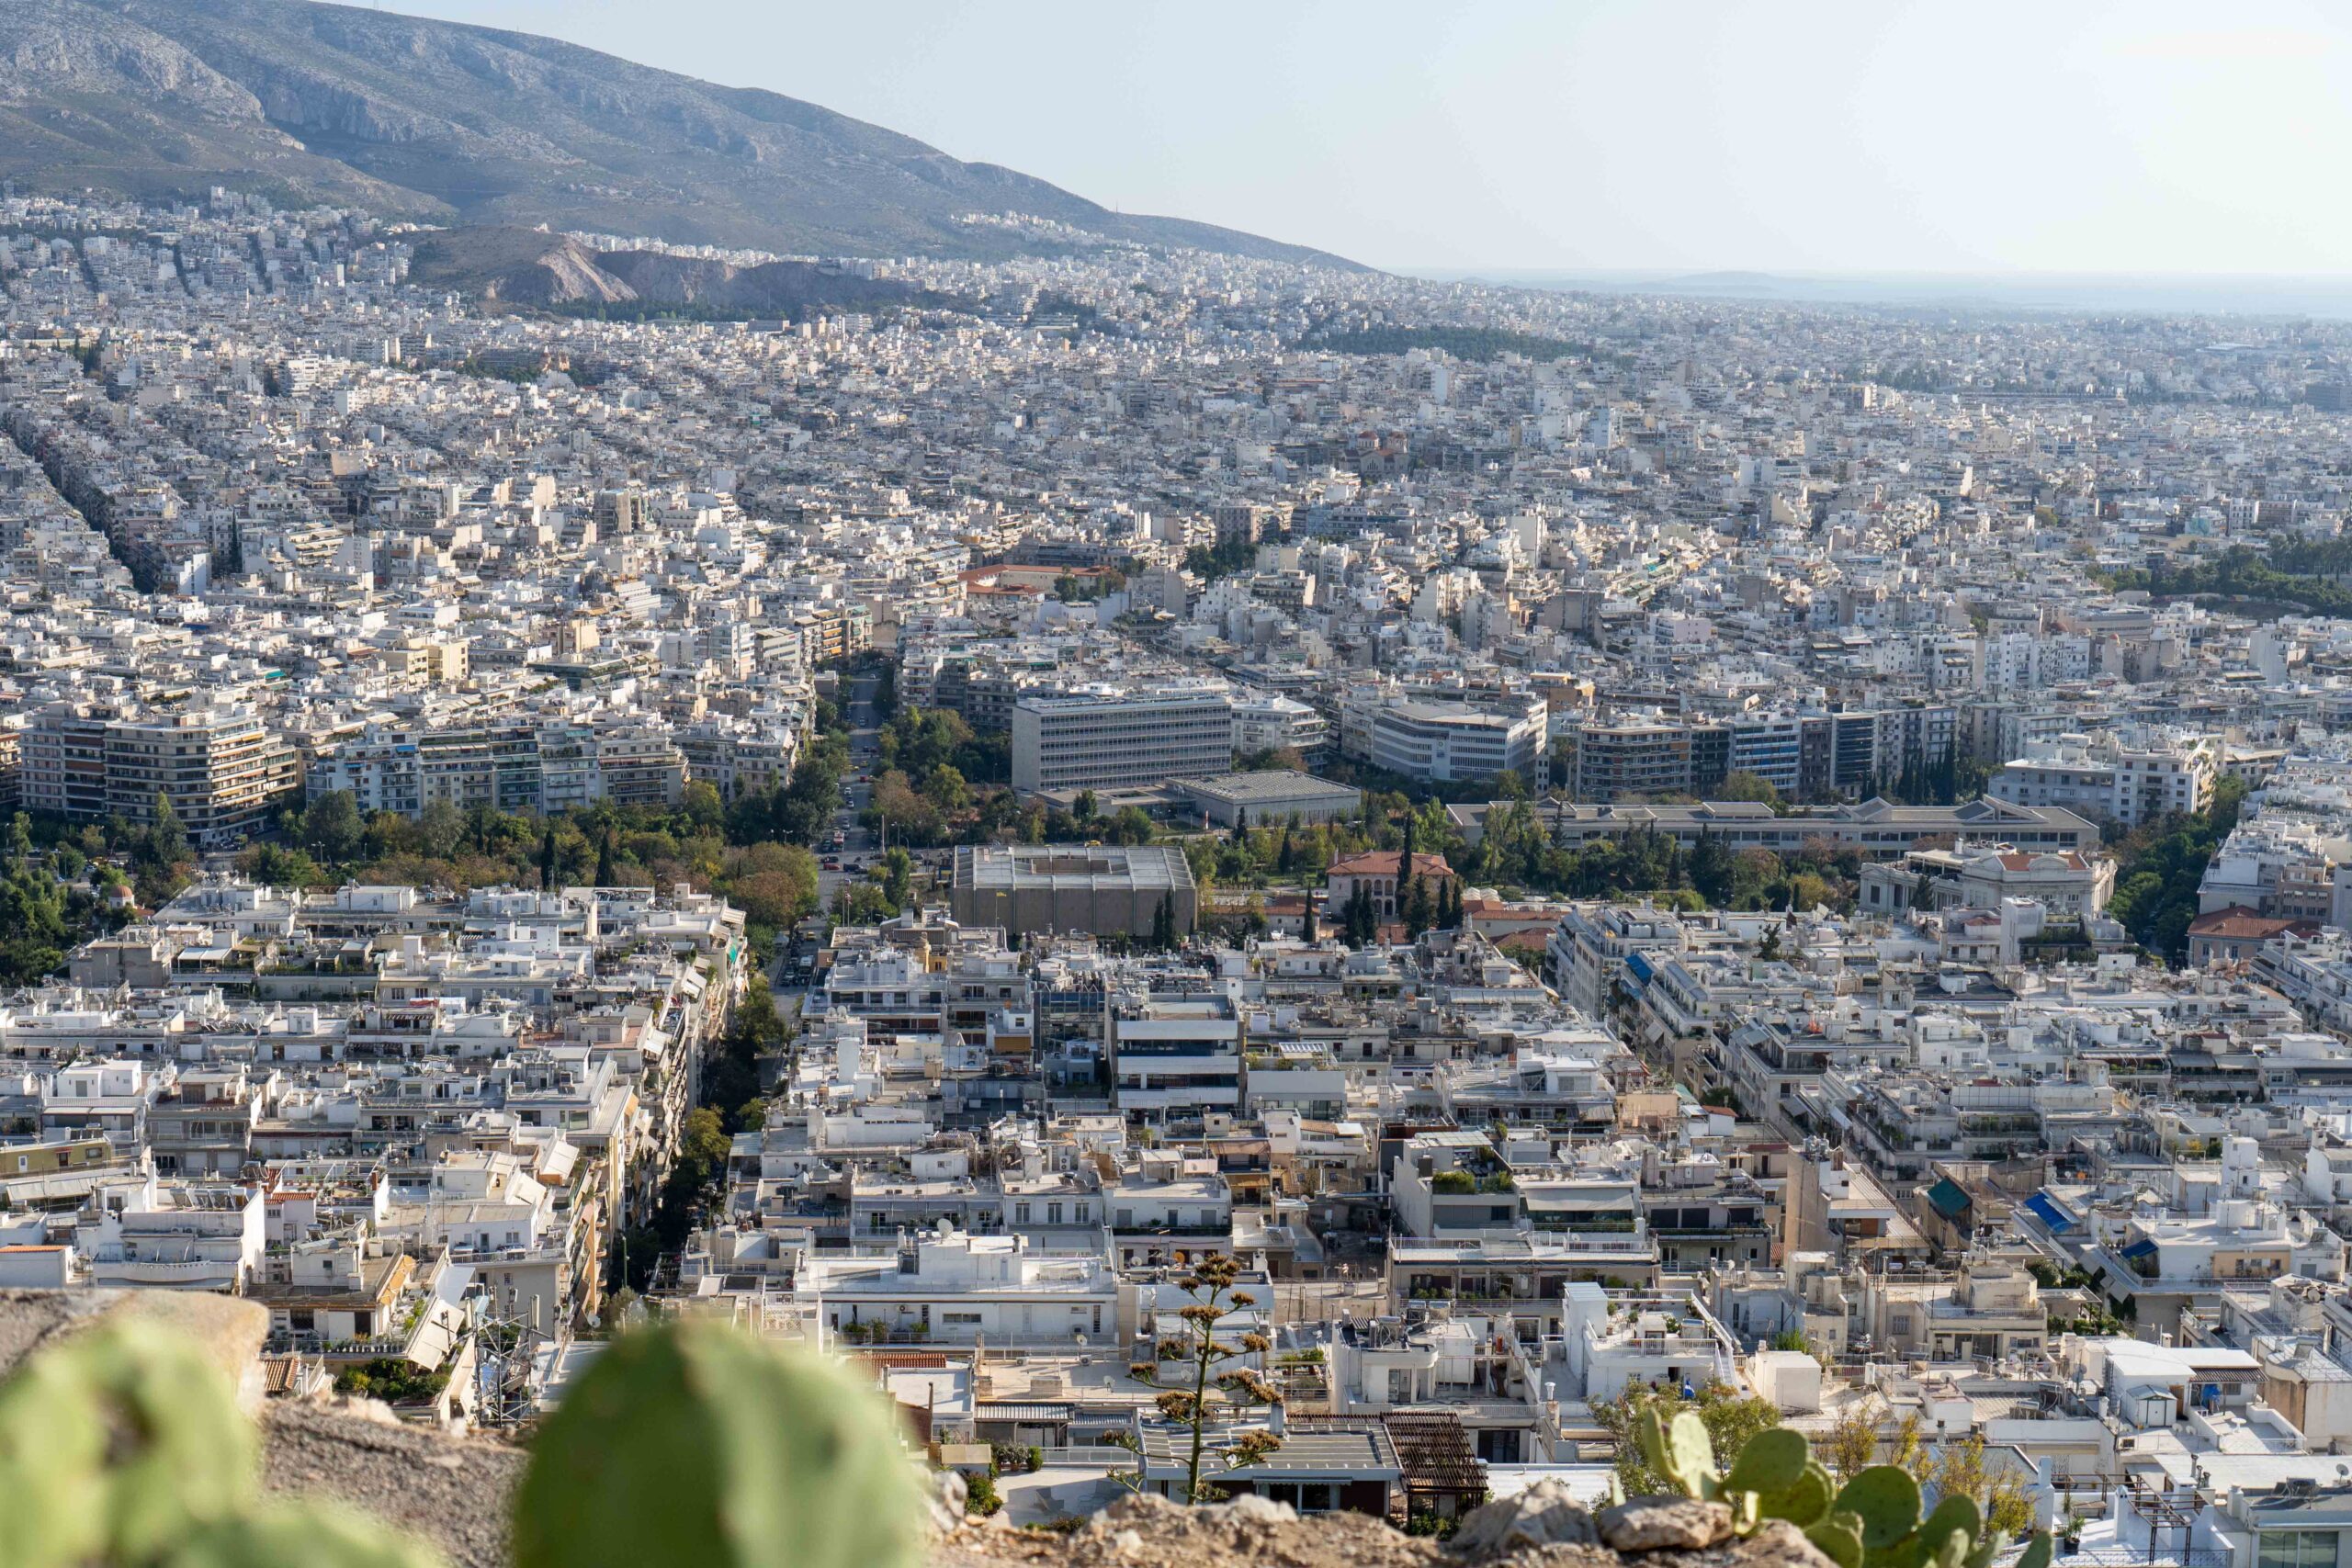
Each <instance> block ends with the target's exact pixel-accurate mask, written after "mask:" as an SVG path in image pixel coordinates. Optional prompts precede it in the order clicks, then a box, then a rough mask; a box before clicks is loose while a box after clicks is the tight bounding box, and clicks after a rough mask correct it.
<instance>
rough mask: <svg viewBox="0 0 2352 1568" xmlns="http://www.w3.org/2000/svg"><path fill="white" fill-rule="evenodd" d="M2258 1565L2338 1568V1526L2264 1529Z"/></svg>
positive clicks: (2260, 1566)
mask: <svg viewBox="0 0 2352 1568" xmlns="http://www.w3.org/2000/svg"><path fill="white" fill-rule="evenodd" d="M2259 1540H2260V1546H2259V1548H2258V1551H2257V1553H2256V1558H2255V1562H2256V1568H2335V1541H2336V1532H2335V1531H2334V1530H2264V1531H2263V1532H2262V1534H2261V1536H2260V1538H2259Z"/></svg>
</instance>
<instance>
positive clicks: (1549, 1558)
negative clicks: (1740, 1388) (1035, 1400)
mask: <svg viewBox="0 0 2352 1568" xmlns="http://www.w3.org/2000/svg"><path fill="white" fill-rule="evenodd" d="M934 1562H935V1563H936V1565H937V1568H1258V1565H1260V1564H1279V1565H1281V1568H1629V1565H1631V1568H1833V1565H1832V1564H1831V1563H1830V1562H1829V1560H1828V1559H1827V1558H1826V1557H1824V1556H1823V1555H1822V1554H1821V1553H1820V1552H1819V1551H1815V1548H1814V1546H1813V1543H1812V1542H1810V1541H1808V1540H1805V1539H1804V1535H1803V1534H1801V1533H1800V1532H1799V1531H1798V1530H1797V1529H1795V1528H1794V1527H1793V1526H1791V1525H1787V1524H1782V1523H1781V1522H1779V1521H1777V1520H1774V1521H1771V1522H1768V1523H1767V1524H1766V1525H1764V1527H1763V1528H1762V1529H1758V1531H1757V1532H1756V1533H1755V1534H1754V1535H1751V1536H1749V1537H1747V1539H1745V1540H1741V1539H1738V1538H1736V1537H1735V1536H1734V1535H1733V1533H1732V1523H1731V1510H1730V1509H1728V1508H1726V1507H1724V1506H1723V1505H1722V1504H1720V1503H1695V1502H1691V1501H1690V1500H1689V1499H1687V1498H1681V1497H1637V1498H1634V1499H1633V1500H1632V1501H1630V1502H1628V1503H1625V1504H1623V1506H1619V1507H1616V1508H1610V1509H1604V1510H1603V1511H1602V1512H1601V1513H1600V1515H1599V1516H1598V1517H1595V1516H1593V1515H1591V1514H1589V1513H1587V1512H1586V1511H1585V1510H1584V1509H1583V1508H1582V1507H1580V1506H1577V1503H1576V1502H1575V1500H1574V1499H1573V1498H1572V1497H1571V1496H1570V1495H1569V1494H1568V1492H1567V1490H1566V1488H1565V1487H1563V1486H1560V1485H1558V1484H1557V1483H1549V1482H1546V1483H1540V1484H1538V1485H1536V1486H1534V1487H1532V1488H1530V1489H1529V1490H1528V1491H1527V1492H1525V1493H1522V1494H1521V1495H1519V1496H1517V1497H1514V1498H1510V1499H1509V1500H1507V1501H1504V1502H1498V1503H1489V1504H1487V1505H1486V1506H1484V1507H1482V1508H1479V1509H1478V1510H1476V1512H1475V1513H1473V1514H1472V1515H1471V1516H1470V1517H1468V1518H1466V1519H1464V1521H1463V1524H1462V1529H1460V1531H1459V1532H1457V1533H1456V1535H1455V1536H1454V1538H1453V1540H1452V1541H1450V1542H1445V1543H1441V1542H1438V1541H1435V1540H1428V1539H1425V1538H1421V1537H1416V1536H1408V1535H1401V1534H1399V1533H1397V1531H1396V1530H1394V1529H1390V1528H1389V1527H1388V1526H1386V1525H1385V1524H1382V1523H1380V1522H1379V1521H1378V1520H1376V1519H1370V1518H1366V1517H1363V1516H1362V1515H1360V1514H1323V1515H1317V1516H1314V1517H1307V1518H1301V1517H1299V1516H1298V1515H1297V1514H1296V1513H1295V1511H1294V1510H1292V1509H1291V1508H1289V1507H1287V1506H1283V1505H1282V1504H1280V1503H1270V1502H1267V1501H1265V1500H1264V1499H1262V1498H1258V1497H1242V1498H1237V1499H1236V1500H1234V1501H1233V1502H1230V1503H1220V1504H1216V1505H1213V1506H1207V1507H1202V1508H1184V1507H1180V1506H1177V1505H1176V1504H1173V1503H1170V1502H1168V1501H1167V1500H1166V1499H1164V1498H1159V1497H1143V1496H1137V1497H1125V1498H1122V1499H1120V1500H1119V1501H1118V1502H1116V1503H1114V1504H1113V1505H1112V1506H1110V1507H1108V1508H1106V1509H1104V1510H1103V1512H1102V1513H1100V1514H1097V1515H1095V1516H1094V1517H1092V1518H1091V1519H1089V1520H1087V1521H1086V1523H1084V1524H1083V1525H1080V1527H1079V1528H1078V1529H1075V1530H1072V1531H1070V1532H1069V1534H1067V1535H1061V1534H1049V1533H1046V1532H1043V1531H1038V1530H1024V1529H1013V1528H1012V1527H1010V1526H1004V1525H1000V1524H996V1523H994V1522H991V1521H983V1522H977V1523H974V1524H970V1525H967V1526H966V1527H965V1528H964V1529H959V1530H956V1531H954V1532H953V1533H951V1534H949V1535H948V1536H946V1537H945V1538H944V1539H943V1540H941V1541H940V1543H939V1548H938V1551H937V1553H936V1556H935V1558H934Z"/></svg>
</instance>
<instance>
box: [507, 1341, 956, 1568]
mask: <svg viewBox="0 0 2352 1568" xmlns="http://www.w3.org/2000/svg"><path fill="white" fill-rule="evenodd" d="M923 1517H924V1506H923V1501H922V1492H921V1488H920V1486H919V1485H918V1483H917V1482H916V1478H915V1473H914V1469H913V1466H912V1465H911V1464H910V1462H909V1461H908V1459H907V1456H906V1455H905V1453H904V1452H903V1451H902V1450H901V1449H900V1447H899V1434H898V1428H897V1423H896V1421H895V1419H894V1417H893V1416H892V1413H891V1410H890V1406H889V1404H888V1402H887V1401H885V1400H884V1399H882V1398H881V1397H880V1396H879V1395H877V1394H876V1393H875V1392H874V1391H873V1390H872V1389H871V1388H868V1387H865V1386H864V1385H862V1384H861V1383H860V1382H858V1380H857V1379H856V1378H855V1377H854V1375H853V1374H852V1373H851V1372H850V1371H848V1370H847V1369H845V1368H842V1367H840V1366H837V1365H835V1364H833V1363H831V1362H830V1361H826V1360H822V1359H819V1358H817V1357H815V1356H812V1355H808V1354H805V1353H795V1352H789V1351H786V1350H782V1349H779V1348H775V1347H772V1346H769V1345H765V1344H763V1343H762V1342H760V1341H759V1340H757V1339H754V1338H752V1337H750V1336H748V1335H746V1334H743V1333H741V1332H740V1331H738V1330H736V1329H733V1328H730V1327H728V1326H726V1325H722V1324H718V1323H711V1322H693V1321H689V1322H686V1323H683V1324H673V1325H665V1326H663V1327H660V1328H652V1329H646V1330H642V1331H639V1332H637V1333H633V1334H628V1335H625V1336H623V1337H621V1338H619V1339H617V1340H616V1341H614V1342H613V1345H612V1347H611V1348H609V1349H607V1350H606V1351H605V1353H604V1355H603V1356H601V1357H599V1358H598V1359H597V1360H596V1362H595V1364H594V1366H592V1367H591V1368H590V1369H589V1370H588V1371H587V1372H586V1373H585V1374H584V1375H582V1378H581V1379H580V1381H579V1382H578V1383H577V1384H575V1385H574V1386H573V1387H572V1389H571V1392H570V1393H568V1394H566V1395H565V1398H564V1402H563V1404H562V1405H561V1406H560V1408H558V1410H557V1411H556V1413H555V1414H554V1415H553V1416H550V1417H549V1418H548V1423H547V1426H546V1427H545V1428H544V1429H543V1430H542V1431H541V1433H540V1435H539V1438H538V1441H537V1445H536V1452H535V1453H534V1455H533V1458H532V1462H531V1469H530V1473H529V1474H528V1475H527V1476H526V1477H525V1479H524V1482H523V1487H522V1491H521V1494H520V1495H519V1496H518V1497H517V1498H516V1501H515V1563H516V1568H607V1565H609V1568H644V1565H645V1564H647V1563H650V1562H692V1563H696V1564H699V1565H704V1568H911V1565H912V1564H913V1563H914V1562H915V1561H916V1559H917V1557H918V1555H919V1553H920V1551H921V1547H922V1520H923Z"/></svg>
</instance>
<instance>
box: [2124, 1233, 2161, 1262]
mask: <svg viewBox="0 0 2352 1568" xmlns="http://www.w3.org/2000/svg"><path fill="white" fill-rule="evenodd" d="M2155 1250H2156V1244H2155V1243H2154V1242H2153V1241H2149V1240H2147V1239H2146V1238H2144V1237H2143V1238H2142V1239H2141V1240H2139V1241H2135V1242H2133V1243H2132V1244H2131V1246H2129V1247H2125V1248H2124V1249H2123V1257H2124V1258H2125V1260H2126V1261H2129V1260H2130V1259H2131V1258H2151V1257H2154V1255H2155Z"/></svg>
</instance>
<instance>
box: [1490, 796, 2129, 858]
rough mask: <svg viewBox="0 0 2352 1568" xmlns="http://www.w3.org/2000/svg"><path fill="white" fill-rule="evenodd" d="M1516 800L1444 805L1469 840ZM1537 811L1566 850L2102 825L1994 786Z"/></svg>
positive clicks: (2047, 836)
mask: <svg viewBox="0 0 2352 1568" xmlns="http://www.w3.org/2000/svg"><path fill="white" fill-rule="evenodd" d="M1509 804H1510V803H1509V802H1507V801H1499V800H1498V801H1489V802H1487V803H1486V804H1484V805H1466V806H1453V807H1447V808H1446V816H1447V817H1448V818H1451V819H1452V820H1453V825H1454V827H1455V828H1457V829H1460V831H1461V833H1462V836H1463V838H1464V840H1467V841H1468V842H1470V843H1473V844H1475V843H1476V842H1477V841H1478V840H1480V839H1482V838H1484V837H1486V832H1487V817H1488V815H1489V814H1490V813H1492V812H1496V811H1499V810H1501V809H1502V808H1503V807H1506V806H1508V805H1509ZM1534 810H1535V816H1536V820H1537V821H1538V822H1539V823H1541V824H1542V825H1543V827H1544V829H1545V830H1546V831H1547V832H1549V833H1550V834H1551V836H1552V841H1553V842H1554V843H1555V844H1557V845H1558V846H1559V847H1560V848H1562V849H1566V850H1581V849H1583V848H1584V847H1585V846H1586V845H1587V844H1590V843H1596V842H1598V841H1599V840H1602V839H1614V838H1621V837H1623V836H1624V835H1625V834H1628V833H1639V832H1655V833H1662V834H1666V835H1668V836H1669V837H1671V838H1673V839H1674V840H1677V841H1678V842H1679V843H1681V844H1683V845H1685V846H1689V845H1692V844H1696V843H1697V842H1698V841H1699V840H1700V837H1701V835H1702V834H1704V835H1708V836H1711V837H1713V839H1715V840H1717V841H1718V842H1720V843H1723V844H1726V845H1728V846H1730V847H1731V848H1733V849H1736V850H1745V849H1765V850H1770V851H1772V852H1774V853H1776V854H1788V853H1792V852H1794V851H1796V850H1798V849H1801V848H1802V847H1803V846H1804V843H1805V841H1806V840H1811V839H1826V840H1829V841H1830V842H1831V843H1835V844H1841V845H1843V844H1850V845H1852V846H1853V847H1854V848H1856V849H1859V850H1860V851H1861V852H1862V853H1863V854H1865V855H1868V856H1871V857H1872V858H1875V859H1884V858H1891V857H1893V856H1895V855H1900V854H1904V853H1906V852H1909V851H1911V850H1914V849H1917V847H1919V845H1920V844H1921V842H1922V841H1924V840H1931V839H1932V840H1940V839H1954V840H1957V839H1980V840H1998V841H2000V842H2002V843H2006V844H2010V845H2013V846H2015V847H2016V848H2017V849H2018V850H2021V851H2025V852H2043V851H2064V850H2076V851H2084V852H2087V851H2090V850H2094V849H2096V848H2098V842H2099V832H2098V827H2097V826H2096V825H2094V824H2093V823H2091V822H2089V821H2088V820H2086V819H2085V818H2080V817H2077V816H2075V814H2074V813H2073V812H2071V811H2068V810H2065V809H2064V808H2063V807H2054V806H2013V805H2011V804H2010V803H2008V802H2007V801H2004V800H1995V799H1993V798H1992V797H1991V796H1989V795H1985V796H1980V797H1979V798H1977V799H1975V800H1964V801H1962V802H1961V803H1960V804H1959V805H1957V806H1897V805H1895V804H1894V803H1893V802H1892V801H1887V800H1880V799H1871V800H1865V801H1863V802H1861V803H1860V804H1859V805H1853V806H1829V807H1809V808H1805V809H1802V810H1797V811H1792V812H1790V813H1789V814H1788V815H1787V816H1784V817H1783V816H1778V815H1775V814H1774V812H1773V810H1772V808H1771V807H1769V806H1765V805H1763V804H1762V803H1760V802H1758V801H1747V800H1713V801H1705V802H1702V803H1700V804H1698V805H1692V806H1593V805H1579V804H1577V803H1576V802H1573V801H1565V800H1544V801H1539V802H1537V803H1536V804H1535V807H1534Z"/></svg>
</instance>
